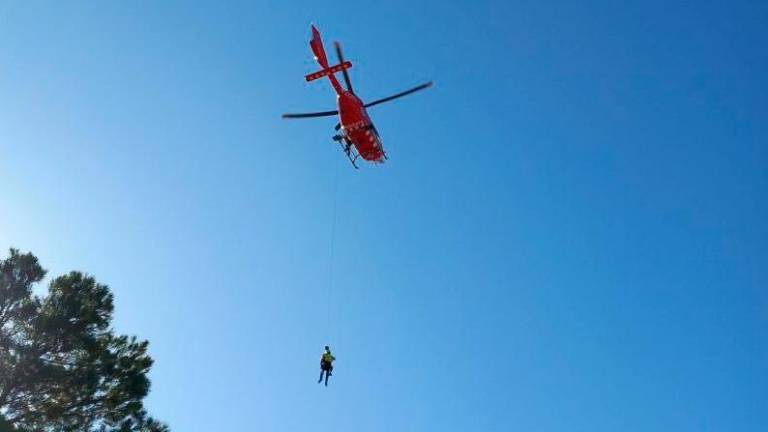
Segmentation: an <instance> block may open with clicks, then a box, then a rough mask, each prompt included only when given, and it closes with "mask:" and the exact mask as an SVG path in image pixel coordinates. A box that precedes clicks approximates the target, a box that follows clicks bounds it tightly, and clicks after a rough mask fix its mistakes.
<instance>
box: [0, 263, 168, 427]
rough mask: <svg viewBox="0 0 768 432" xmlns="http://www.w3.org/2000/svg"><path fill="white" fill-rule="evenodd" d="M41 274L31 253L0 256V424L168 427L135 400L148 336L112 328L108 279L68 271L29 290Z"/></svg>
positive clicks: (144, 386)
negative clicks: (43, 288) (39, 290)
mask: <svg viewBox="0 0 768 432" xmlns="http://www.w3.org/2000/svg"><path fill="white" fill-rule="evenodd" d="M44 276H45V270H43V269H42V267H40V265H39V263H38V261H37V258H35V257H34V256H33V255H31V254H19V252H18V251H17V250H14V249H11V251H10V255H9V257H8V258H7V259H5V260H2V261H0V415H1V416H4V418H3V417H0V432H2V431H3V430H4V429H3V428H15V431H26V430H30V431H32V430H34V431H45V432H49V431H50V432H54V431H55V432H68V431H73V432H74V431H78V432H83V431H85V432H91V431H93V432H96V431H98V432H117V431H120V432H133V431H142V432H168V431H169V429H168V428H167V427H166V426H165V425H163V424H161V423H159V422H157V421H156V420H154V419H152V418H151V417H149V416H148V414H147V412H146V411H145V410H144V407H143V403H142V401H143V399H144V397H145V396H146V395H147V394H148V393H149V388H150V382H149V379H148V378H147V373H148V372H149V370H150V368H151V367H152V359H151V357H150V356H149V355H148V354H147V347H148V343H147V342H146V341H139V340H137V339H136V338H135V337H128V336H124V335H116V334H115V333H114V331H113V329H111V327H110V324H111V322H112V314H113V311H114V304H113V296H112V293H111V292H110V290H109V287H107V286H106V285H102V284H99V283H97V282H96V280H95V279H94V278H93V277H91V276H88V275H85V274H83V273H80V272H71V273H69V274H67V275H64V276H60V277H58V278H56V279H54V280H53V281H52V282H51V283H50V285H49V289H48V295H47V296H45V297H43V298H37V297H34V296H33V295H32V287H33V285H34V284H36V283H38V282H40V281H41V280H42V279H43V277H44ZM9 430H14V429H9Z"/></svg>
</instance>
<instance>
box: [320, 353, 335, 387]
mask: <svg viewBox="0 0 768 432" xmlns="http://www.w3.org/2000/svg"><path fill="white" fill-rule="evenodd" d="M334 360H336V357H334V356H333V354H331V349H330V348H329V347H328V345H326V346H325V352H324V353H323V355H322V356H320V379H319V380H317V382H318V383H321V382H322V381H323V374H325V385H326V386H328V377H329V376H331V375H333V373H332V372H333V361H334Z"/></svg>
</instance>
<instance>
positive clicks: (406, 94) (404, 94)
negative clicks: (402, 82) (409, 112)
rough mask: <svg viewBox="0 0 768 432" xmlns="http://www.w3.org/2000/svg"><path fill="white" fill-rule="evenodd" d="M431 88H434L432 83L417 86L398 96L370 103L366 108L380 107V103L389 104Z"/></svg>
mask: <svg viewBox="0 0 768 432" xmlns="http://www.w3.org/2000/svg"><path fill="white" fill-rule="evenodd" d="M429 87H432V81H430V82H427V83H424V84H421V85H417V86H416V87H414V88H412V89H409V90H406V91H404V92H400V93H398V94H394V95H392V96H389V97H385V98H383V99H379V100H375V101H373V102H368V103H367V104H365V107H366V108H368V107H372V106H374V105H378V104H380V103H384V102H389V101H391V100H392V99H397V98H400V97H403V96H408V95H409V94H411V93H416V92H417V91H419V90H424V89H425V88H429Z"/></svg>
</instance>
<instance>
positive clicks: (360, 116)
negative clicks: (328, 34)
mask: <svg viewBox="0 0 768 432" xmlns="http://www.w3.org/2000/svg"><path fill="white" fill-rule="evenodd" d="M309 46H310V48H312V53H313V54H314V55H315V60H316V61H317V63H318V64H319V65H320V67H321V68H322V69H321V70H319V71H317V72H314V73H311V74H309V75H306V76H305V77H304V79H305V80H306V81H307V82H309V81H314V80H317V79H320V78H322V77H328V79H329V80H330V82H331V85H332V86H333V89H334V91H335V92H336V104H337V107H338V109H336V110H334V111H321V112H311V113H296V114H283V118H285V119H300V118H311V117H327V116H334V115H338V116H339V122H338V123H337V124H336V127H335V128H334V129H335V130H336V132H337V134H336V135H334V136H333V137H332V139H333V141H335V142H337V143H339V145H341V147H342V150H343V151H344V154H346V155H347V158H348V159H349V161H350V162H352V166H353V167H355V169H358V166H357V163H356V161H357V159H358V158H359V157H362V158H363V160H366V161H369V162H373V163H383V162H384V161H385V160H386V159H387V154H386V152H385V151H384V146H383V144H382V142H381V138H380V137H379V132H378V131H377V130H376V127H375V126H374V125H373V122H372V121H371V118H370V117H369V116H368V112H367V110H366V109H367V108H370V107H372V106H375V105H379V104H382V103H384V102H389V101H391V100H393V99H397V98H401V97H403V96H407V95H409V94H411V93H415V92H417V91H420V90H424V89H426V88H428V87H431V86H432V81H429V82H426V83H424V84H420V85H418V86H416V87H413V88H411V89H408V90H405V91H402V92H400V93H397V94H394V95H392V96H388V97H385V98H382V99H377V100H374V101H372V102H368V103H364V102H363V101H362V100H361V99H360V98H359V97H358V96H357V95H356V94H355V91H354V90H353V89H352V82H351V81H350V79H349V73H348V72H347V69H349V68H351V67H352V63H351V62H349V61H345V60H344V56H343V55H342V53H341V44H339V43H338V42H335V43H334V46H335V48H336V55H337V56H338V58H339V63H338V64H336V65H333V66H330V65H329V64H328V58H327V57H326V54H325V48H324V47H323V41H322V39H321V38H320V32H319V31H318V30H317V27H315V26H314V25H312V39H311V40H310V42H309ZM337 72H342V73H343V74H344V82H345V84H346V88H344V87H342V86H341V84H340V83H339V81H338V80H337V79H336V76H335V74H336V73H337Z"/></svg>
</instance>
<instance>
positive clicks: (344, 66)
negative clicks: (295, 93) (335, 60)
mask: <svg viewBox="0 0 768 432" xmlns="http://www.w3.org/2000/svg"><path fill="white" fill-rule="evenodd" d="M351 67H352V63H351V62H349V61H345V62H343V63H339V64H337V65H335V66H331V67H329V68H328V69H323V70H321V71H318V72H314V73H311V74H309V75H306V76H305V77H304V79H305V80H307V81H314V80H316V79H318V78H322V77H324V76H328V75H330V74H333V73H336V72H341V71H343V70H345V69H349V68H351Z"/></svg>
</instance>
